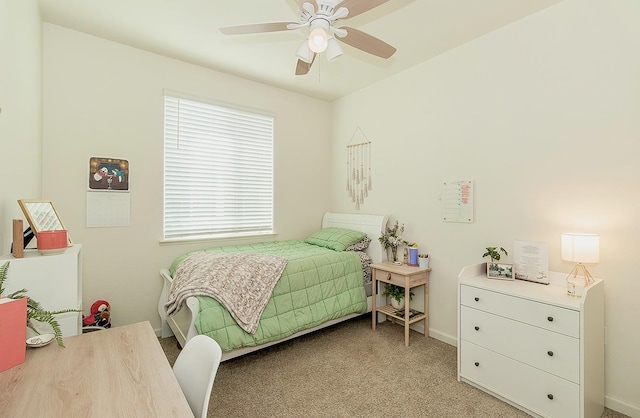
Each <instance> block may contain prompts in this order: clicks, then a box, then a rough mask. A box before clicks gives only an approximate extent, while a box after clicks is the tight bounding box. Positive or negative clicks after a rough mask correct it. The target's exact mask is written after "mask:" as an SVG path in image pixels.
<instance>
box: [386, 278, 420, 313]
mask: <svg viewBox="0 0 640 418" xmlns="http://www.w3.org/2000/svg"><path fill="white" fill-rule="evenodd" d="M382 294H383V295H385V296H389V298H390V299H391V306H393V308H394V309H404V287H401V286H396V285H393V284H388V285H386V286H385V288H384V292H382ZM409 300H410V301H411V300H413V291H409Z"/></svg>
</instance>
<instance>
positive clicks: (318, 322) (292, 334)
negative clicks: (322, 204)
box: [158, 212, 388, 361]
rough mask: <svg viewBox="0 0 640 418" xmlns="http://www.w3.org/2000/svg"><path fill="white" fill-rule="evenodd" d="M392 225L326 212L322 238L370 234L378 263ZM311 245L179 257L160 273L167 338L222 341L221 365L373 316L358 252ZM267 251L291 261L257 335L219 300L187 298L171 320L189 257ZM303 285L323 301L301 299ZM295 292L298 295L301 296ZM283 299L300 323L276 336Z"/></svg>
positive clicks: (376, 217) (383, 220)
mask: <svg viewBox="0 0 640 418" xmlns="http://www.w3.org/2000/svg"><path fill="white" fill-rule="evenodd" d="M387 220H388V217H387V216H386V215H361V214H342V213H332V212H327V213H325V215H324V216H323V219H322V230H320V231H319V233H321V232H322V231H328V230H330V229H331V228H340V229H348V230H353V231H360V232H362V233H364V234H366V236H367V237H369V239H370V243H369V245H368V247H367V248H366V249H365V250H364V252H366V254H367V256H368V258H369V259H370V260H371V262H372V263H375V262H380V261H384V260H386V251H385V250H384V249H383V248H382V246H381V244H380V243H379V241H378V237H379V236H380V235H381V234H382V233H383V232H384V230H385V228H386V224H387ZM312 237H319V236H317V235H316V234H313V235H312V236H310V237H309V238H308V239H307V240H309V241H310V240H311V238H312ZM307 240H290V241H275V242H268V243H257V244H247V245H240V246H228V247H216V248H207V249H202V250H199V251H195V252H190V253H187V254H183V255H182V256H180V257H178V258H176V259H175V260H174V261H173V263H172V264H171V266H170V267H168V268H164V269H162V270H161V271H160V276H161V278H162V280H163V289H162V293H161V295H160V299H159V301H158V313H159V314H160V318H161V321H162V337H163V338H164V337H169V336H171V335H175V337H176V339H177V341H178V343H179V344H180V345H181V346H184V344H185V343H186V342H187V341H188V340H190V339H191V338H193V337H194V336H195V335H197V334H199V330H200V331H202V333H204V334H206V335H209V336H211V337H212V338H214V339H216V341H218V342H219V343H221V342H222V344H221V346H222V347H223V356H222V360H223V361H224V360H229V359H231V358H234V357H237V356H241V355H244V354H248V353H250V352H253V351H256V350H259V349H262V348H266V347H269V346H271V345H274V344H277V343H279V342H282V341H286V340H289V339H292V338H296V337H298V336H301V335H304V334H307V333H310V332H313V331H316V330H318V329H321V328H325V327H328V326H331V325H334V324H336V323H339V322H342V321H345V320H348V319H351V318H354V317H356V316H358V315H361V314H363V313H365V312H370V311H371V283H370V281H368V282H367V281H366V280H365V274H364V273H363V269H362V266H363V265H364V263H363V264H361V258H362V257H360V256H359V255H358V254H357V251H335V250H333V249H327V248H324V247H323V243H322V242H320V243H319V244H318V243H316V242H315V241H312V242H314V243H316V244H318V245H310V243H309V242H306V241H307ZM289 247H294V248H295V251H297V252H296V253H295V254H296V255H294V256H291V255H290V254H289V253H288V251H289ZM329 247H330V246H329ZM263 248H264V251H265V253H273V254H276V255H278V256H282V257H284V258H287V259H288V262H287V264H286V267H285V269H284V271H283V272H282V277H281V278H280V279H279V280H278V282H277V283H276V284H275V287H274V288H273V295H272V296H271V299H270V300H269V302H268V304H267V305H266V307H265V308H264V311H263V312H262V317H261V318H260V322H259V325H258V327H257V330H256V332H255V334H248V333H247V332H246V331H244V330H243V329H242V328H241V327H240V325H238V323H236V322H235V321H234V317H235V316H234V317H232V315H230V313H229V311H228V310H227V309H225V307H223V306H222V305H221V304H220V303H219V302H218V300H216V299H213V298H210V297H207V296H188V297H186V298H185V301H184V304H183V305H182V307H181V309H179V310H178V311H177V312H172V315H167V306H168V305H171V301H173V298H172V297H173V296H174V295H173V294H172V292H171V286H172V283H173V277H174V276H175V274H176V272H177V270H178V269H180V268H182V267H183V266H184V265H185V264H186V262H185V261H184V260H185V259H186V260H188V261H189V260H190V259H191V258H194V257H191V258H189V259H187V257H188V256H190V255H194V254H201V253H204V252H212V253H216V254H218V255H219V256H222V253H225V254H231V253H234V252H241V253H250V254H252V253H256V252H257V251H261V250H262V249H263ZM300 249H302V253H300V252H299V251H300ZM338 249H340V248H338ZM365 258H366V257H365ZM307 265H314V266H316V267H317V268H320V269H324V270H323V271H324V272H326V273H327V274H331V275H334V276H335V277H332V278H331V279H330V280H333V281H334V282H335V283H337V287H338V288H339V289H338V290H333V289H334V287H330V286H329V285H325V284H322V283H316V282H315V281H317V280H318V277H317V276H318V271H317V270H314V269H310V270H306V267H305V266H307ZM341 275H343V276H344V278H342V276H341ZM322 276H324V274H322ZM356 277H357V278H358V279H356ZM176 280H179V279H176ZM322 280H324V279H322ZM302 282H304V283H307V282H308V283H312V284H315V286H316V287H318V288H321V289H323V291H321V292H320V293H321V294H322V296H321V298H322V300H318V296H317V294H316V295H315V296H314V295H313V294H312V293H310V295H311V296H310V297H308V299H309V300H308V301H306V300H302V299H301V298H300V297H298V296H299V295H306V293H308V292H307V291H306V290H304V289H302V288H298V286H303V285H301V284H300V283H302ZM305 286H306V285H305ZM327 286H329V287H327ZM174 290H175V289H174ZM287 292H291V294H290V295H288V294H287ZM294 292H298V293H297V295H298V296H296V295H295V294H294ZM305 292H306V293H305ZM343 292H346V293H343ZM173 293H175V291H174V292H173ZM170 296H171V297H170ZM283 298H285V299H291V300H294V302H292V303H293V304H295V306H294V307H293V308H292V312H291V315H292V317H290V318H289V319H293V320H294V322H295V323H294V324H293V325H289V326H284V327H282V328H283V330H276V331H274V328H278V327H279V326H280V325H279V321H282V318H275V317H274V312H276V311H279V313H278V315H280V314H281V313H283V312H284V311H285V310H283V309H282V306H283V305H282V303H280V305H276V307H275V308H274V303H275V302H278V301H281V300H282V299H283ZM170 299H171V301H170ZM276 299H277V300H276ZM168 302H169V303H168ZM307 303H308V305H307ZM327 305H329V306H330V309H326V306H327ZM334 305H335V306H337V309H335V310H334V309H333V307H334ZM173 307H175V306H174V305H171V306H170V308H169V310H170V311H173V309H171V308H173ZM201 311H202V314H201ZM325 311H326V312H325ZM281 316H282V315H281ZM285 319H286V317H285ZM283 323H286V322H283ZM285 328H286V329H285ZM282 331H284V332H282ZM281 332H282V334H281V335H280V334H279V333H281Z"/></svg>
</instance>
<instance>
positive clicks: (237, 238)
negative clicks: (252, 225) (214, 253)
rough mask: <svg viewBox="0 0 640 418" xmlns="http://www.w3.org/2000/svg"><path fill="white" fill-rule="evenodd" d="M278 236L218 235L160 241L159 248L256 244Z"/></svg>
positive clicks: (256, 234)
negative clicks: (229, 243)
mask: <svg viewBox="0 0 640 418" xmlns="http://www.w3.org/2000/svg"><path fill="white" fill-rule="evenodd" d="M277 236H278V234H277V233H276V232H264V233H259V232H250V233H246V234H220V235H215V236H209V237H202V238H171V239H162V240H160V241H159V244H160V245H161V246H165V245H167V246H168V245H186V244H198V243H212V244H216V245H219V244H224V243H227V242H231V241H233V242H234V243H237V242H245V241H246V242H256V239H257V238H260V239H263V238H274V237H277Z"/></svg>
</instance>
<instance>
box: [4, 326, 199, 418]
mask: <svg viewBox="0 0 640 418" xmlns="http://www.w3.org/2000/svg"><path fill="white" fill-rule="evenodd" d="M64 343H65V346H66V348H62V347H59V346H58V345H57V344H56V343H55V341H54V342H53V343H51V344H49V345H47V346H45V347H40V348H27V359H26V361H25V362H24V363H23V364H21V365H19V366H16V367H13V368H11V369H9V370H6V371H4V372H2V373H0V415H2V417H7V418H9V417H16V418H17V417H56V418H58V417H108V416H113V417H137V416H144V417H193V414H192V412H191V409H190V408H189V404H188V403H187V400H186V398H185V397H184V395H183V393H182V390H181V389H180V385H179V384H178V381H177V380H176V378H175V376H174V374H173V371H172V370H171V366H170V365H169V362H168V361H167V358H166V356H165V354H164V352H163V351H162V347H160V343H159V342H158V339H157V337H156V335H155V333H154V332H153V329H152V328H151V324H149V322H140V323H137V324H133V325H127V326H123V327H117V328H111V329H108V330H104V331H95V332H91V333H88V334H84V335H78V336H75V337H69V338H65V339H64Z"/></svg>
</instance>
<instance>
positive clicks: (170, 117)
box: [164, 95, 273, 239]
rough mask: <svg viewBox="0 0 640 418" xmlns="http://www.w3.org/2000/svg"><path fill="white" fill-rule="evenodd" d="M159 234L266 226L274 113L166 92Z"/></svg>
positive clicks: (237, 231)
mask: <svg viewBox="0 0 640 418" xmlns="http://www.w3.org/2000/svg"><path fill="white" fill-rule="evenodd" d="M164 122H165V127H164V238H165V239H187V238H193V239H196V238H205V237H211V236H215V235H227V236H228V235H242V234H252V233H269V232H272V231H273V117H272V116H268V115H264V114H259V113H255V112H250V111H246V110H238V109H235V108H229V107H223V106H219V105H214V104H211V103H206V102H202V101H196V100H192V99H187V98H183V97H178V96H176V95H165V101H164Z"/></svg>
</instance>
